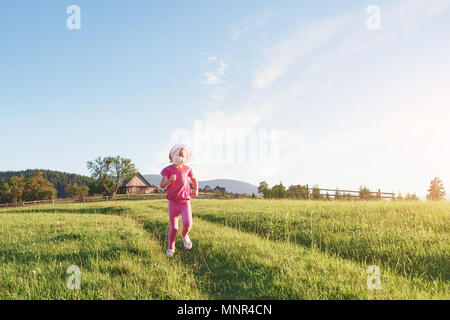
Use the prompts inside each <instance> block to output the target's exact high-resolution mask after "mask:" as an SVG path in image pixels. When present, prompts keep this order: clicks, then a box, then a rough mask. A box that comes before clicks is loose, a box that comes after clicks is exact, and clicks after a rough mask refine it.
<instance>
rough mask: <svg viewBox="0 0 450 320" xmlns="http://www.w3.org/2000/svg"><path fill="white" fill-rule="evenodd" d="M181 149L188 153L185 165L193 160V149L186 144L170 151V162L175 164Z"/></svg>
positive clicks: (176, 146)
mask: <svg viewBox="0 0 450 320" xmlns="http://www.w3.org/2000/svg"><path fill="white" fill-rule="evenodd" d="M181 149H184V150H186V151H187V155H186V160H185V161H184V163H188V162H189V161H190V160H191V156H192V152H191V149H190V148H189V147H188V146H187V145H185V144H176V145H174V146H173V147H172V149H170V153H169V159H170V162H173V161H174V159H176V158H177V157H178V156H179V154H180V150H181Z"/></svg>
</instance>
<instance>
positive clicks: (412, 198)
mask: <svg viewBox="0 0 450 320" xmlns="http://www.w3.org/2000/svg"><path fill="white" fill-rule="evenodd" d="M405 200H407V201H418V200H419V198H418V197H417V196H416V194H415V193H413V194H409V193H407V194H406V196H405Z"/></svg>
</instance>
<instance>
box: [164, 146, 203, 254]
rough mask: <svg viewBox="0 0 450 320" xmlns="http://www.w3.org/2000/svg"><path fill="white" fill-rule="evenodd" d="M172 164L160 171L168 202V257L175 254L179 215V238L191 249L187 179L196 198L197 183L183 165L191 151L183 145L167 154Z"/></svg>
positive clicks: (187, 248)
mask: <svg viewBox="0 0 450 320" xmlns="http://www.w3.org/2000/svg"><path fill="white" fill-rule="evenodd" d="M169 159H170V162H171V163H172V164H171V165H170V166H167V167H165V168H164V169H163V170H162V171H161V175H162V176H163V177H162V179H161V184H160V186H161V188H163V189H164V188H166V187H167V191H166V199H167V200H169V237H168V238H169V247H168V248H167V250H166V255H167V256H168V257H173V255H174V253H175V240H176V237H177V232H178V216H179V215H180V213H181V217H182V219H183V230H182V231H181V237H182V239H183V245H184V248H185V249H186V250H190V249H191V248H192V242H191V240H190V239H189V235H188V233H189V230H190V229H191V227H192V211H191V201H190V199H191V186H190V184H189V180H188V178H190V179H191V180H192V184H193V185H194V192H193V193H192V196H193V197H194V198H195V197H197V196H198V182H197V179H196V178H195V177H194V174H193V173H192V169H191V168H190V167H188V166H186V165H185V164H186V163H187V162H189V160H190V159H191V150H190V149H189V147H188V146H186V145H184V144H177V145H175V146H174V147H173V148H172V149H171V150H170V153H169Z"/></svg>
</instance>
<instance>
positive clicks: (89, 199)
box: [0, 193, 214, 208]
mask: <svg viewBox="0 0 450 320" xmlns="http://www.w3.org/2000/svg"><path fill="white" fill-rule="evenodd" d="M165 198H166V194H165V193H157V194H117V195H116V196H114V197H112V196H97V197H79V198H65V199H53V200H36V201H22V202H18V203H6V204H0V208H8V207H29V206H35V205H42V204H63V203H86V202H99V201H118V200H158V199H165ZM211 198H214V196H213V195H209V194H203V193H202V194H199V199H211Z"/></svg>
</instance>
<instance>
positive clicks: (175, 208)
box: [169, 200, 192, 250]
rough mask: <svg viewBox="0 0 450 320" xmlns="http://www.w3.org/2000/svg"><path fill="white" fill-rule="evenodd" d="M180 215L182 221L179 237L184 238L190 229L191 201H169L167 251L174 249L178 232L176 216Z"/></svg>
mask: <svg viewBox="0 0 450 320" xmlns="http://www.w3.org/2000/svg"><path fill="white" fill-rule="evenodd" d="M180 213H181V217H182V219H183V230H182V231H181V236H182V237H183V238H184V237H185V236H186V235H187V234H188V233H189V230H191V227H192V210H191V201H190V200H183V201H171V200H169V249H172V250H173V249H174V248H175V240H176V237H177V232H178V216H179V215H180Z"/></svg>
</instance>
